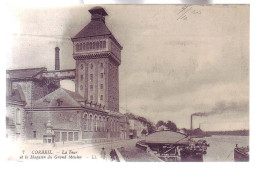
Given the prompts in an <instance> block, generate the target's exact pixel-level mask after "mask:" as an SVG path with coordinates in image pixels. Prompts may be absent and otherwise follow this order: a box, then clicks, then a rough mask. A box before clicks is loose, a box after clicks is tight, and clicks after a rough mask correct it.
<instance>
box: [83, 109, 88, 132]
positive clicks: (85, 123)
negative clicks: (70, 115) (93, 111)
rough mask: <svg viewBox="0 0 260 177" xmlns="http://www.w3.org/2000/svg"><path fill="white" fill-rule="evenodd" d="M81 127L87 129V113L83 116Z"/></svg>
mask: <svg viewBox="0 0 260 177" xmlns="http://www.w3.org/2000/svg"><path fill="white" fill-rule="evenodd" d="M83 129H84V130H88V114H87V113H85V114H84V116H83Z"/></svg>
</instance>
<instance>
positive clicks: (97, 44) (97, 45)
mask: <svg viewBox="0 0 260 177" xmlns="http://www.w3.org/2000/svg"><path fill="white" fill-rule="evenodd" d="M96 48H97V49H99V42H98V41H97V42H96Z"/></svg>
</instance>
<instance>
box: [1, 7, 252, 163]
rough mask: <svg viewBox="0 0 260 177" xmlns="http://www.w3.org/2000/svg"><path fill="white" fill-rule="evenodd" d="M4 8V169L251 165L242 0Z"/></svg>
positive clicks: (246, 13)
mask: <svg viewBox="0 0 260 177" xmlns="http://www.w3.org/2000/svg"><path fill="white" fill-rule="evenodd" d="M10 12H11V16H12V25H13V29H12V45H11V48H10V54H9V56H8V58H7V59H6V60H7V68H6V88H7V89H6V119H5V120H6V122H5V126H6V142H5V144H8V147H9V148H8V152H6V154H7V159H8V161H20V162H25V161H33V160H35V161H41V160H53V161H54V160H61V159H63V160H72V159H73V160H74V161H75V160H77V161H82V160H89V161H102V162H104V161H106V162H241V161H243V162H248V161H250V159H249V15H250V6H249V5H248V4H240V5H237V4H236V5H235V4H233V5H231V4H225V5H173V4H171V5H170V4H168V5H93V4H92V5H81V6H64V7H44V8H37V7H16V6H12V7H10Z"/></svg>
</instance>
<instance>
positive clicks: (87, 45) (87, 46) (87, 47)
mask: <svg viewBox="0 0 260 177" xmlns="http://www.w3.org/2000/svg"><path fill="white" fill-rule="evenodd" d="M86 49H87V50H88V49H89V43H88V42H87V44H86Z"/></svg>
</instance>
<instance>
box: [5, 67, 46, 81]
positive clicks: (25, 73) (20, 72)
mask: <svg viewBox="0 0 260 177" xmlns="http://www.w3.org/2000/svg"><path fill="white" fill-rule="evenodd" d="M46 70H47V69H46V68H44V67H42V68H27V69H14V70H6V74H7V75H8V78H9V79H29V78H34V77H35V76H37V75H38V74H39V73H41V72H43V71H46Z"/></svg>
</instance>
